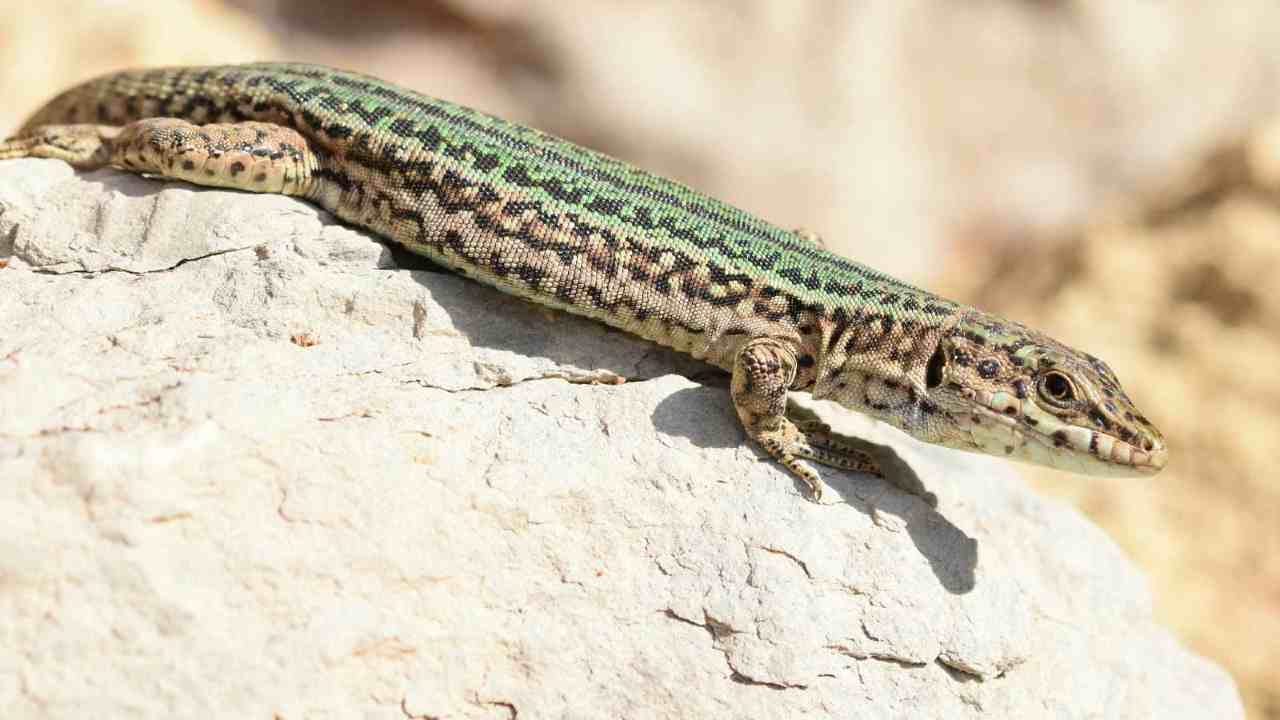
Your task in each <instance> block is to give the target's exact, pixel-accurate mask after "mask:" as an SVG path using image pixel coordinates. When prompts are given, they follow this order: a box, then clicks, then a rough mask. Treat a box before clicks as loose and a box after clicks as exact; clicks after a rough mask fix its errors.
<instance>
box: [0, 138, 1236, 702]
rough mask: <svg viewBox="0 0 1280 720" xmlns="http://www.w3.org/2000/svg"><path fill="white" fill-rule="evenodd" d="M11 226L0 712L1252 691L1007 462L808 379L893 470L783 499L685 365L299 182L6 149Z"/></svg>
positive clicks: (837, 417) (1117, 698)
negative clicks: (469, 270) (177, 172)
mask: <svg viewBox="0 0 1280 720" xmlns="http://www.w3.org/2000/svg"><path fill="white" fill-rule="evenodd" d="M0 262H2V263H4V264H5V267H4V268H3V269H0V512H2V513H3V517H4V518H5V520H6V522H4V523H3V524H0V648H4V650H3V651H0V707H5V708H8V709H9V710H8V712H6V716H7V717H37V716H39V717H73V716H74V717H79V716H84V715H89V714H94V715H98V716H103V717H121V716H136V717H160V716H177V717H191V716H197V715H201V714H204V715H213V716H227V717H249V716H254V717H268V716H271V715H272V714H274V715H275V716H279V717H282V718H298V717H352V716H359V717H369V718H375V717H386V718H403V717H406V716H407V717H415V718H419V717H422V718H426V717H431V718H437V717H438V718H445V717H449V718H461V717H475V718H488V717H493V718H507V717H512V718H514V717H516V716H517V715H518V716H520V717H526V718H543V717H567V718H587V717H593V718H594V717H735V718H738V717H740V718H755V717H760V718H764V717H800V716H821V717H849V718H864V717H865V718H881V717H947V718H950V717H955V718H968V717H975V718H976V717H1170V718H1178V717H1188V718H1190V717H1197V718H1199V717H1215V718H1232V717H1241V716H1242V711H1241V709H1240V704H1239V698H1238V696H1237V694H1236V690H1235V687H1234V685H1233V683H1232V681H1231V679H1230V678H1229V677H1228V676H1227V675H1226V674H1225V673H1224V672H1222V671H1221V670H1220V669H1219V668H1217V667H1216V666H1214V665H1212V664H1210V663H1208V662H1206V661H1204V660H1202V659H1200V658H1198V657H1196V656H1194V655H1192V654H1190V653H1188V652H1187V651H1186V650H1184V649H1183V648H1181V647H1180V646H1179V645H1178V644H1177V643H1176V642H1175V641H1174V640H1173V639H1171V637H1170V635H1169V634H1168V632H1166V631H1165V630H1163V629H1161V628H1160V627H1158V626H1156V625H1155V624H1154V622H1153V621H1152V619H1151V600H1150V597H1149V595H1148V592H1147V589H1146V585H1145V582H1144V580H1143V578H1142V577H1141V576H1140V575H1139V574H1138V573H1137V572H1136V571H1135V570H1134V569H1133V567H1132V566H1131V564H1130V563H1129V562H1128V561H1127V560H1126V559H1125V558H1124V557H1123V556H1122V555H1121V553H1120V552H1119V551H1118V549H1117V548H1116V546H1115V545H1114V544H1113V543H1112V542H1111V541H1110V540H1109V539H1108V538H1107V537H1106V536H1105V535H1104V534H1103V533H1102V532H1101V531H1099V530H1098V529H1097V528H1095V527H1093V526H1092V525H1090V524H1089V523H1088V522H1086V521H1085V520H1083V519H1082V518H1081V517H1080V516H1079V515H1078V514H1077V513H1076V512H1074V511H1072V510H1070V509H1067V508H1065V507H1063V506H1061V505H1057V504H1054V503H1051V502H1048V501H1045V500H1043V499H1040V498H1038V497H1037V496H1035V495H1034V494H1032V493H1030V492H1029V491H1028V490H1026V489H1025V488H1023V487H1022V486H1020V485H1019V484H1018V483H1017V481H1016V480H1015V474H1014V473H1013V472H1012V470H1011V469H1010V468H1009V467H1007V466H1006V465H1004V464H1002V463H1001V462H999V461H997V460H991V459H987V458H981V457H976V456H970V455H965V454H960V453H955V452H951V451H947V450H942V449H936V448H931V447H925V446H921V445H919V444H916V443H914V442H912V441H910V440H909V439H905V438H903V437H902V436H901V435H900V434H898V433H896V432H894V431H892V430H890V429H887V428H885V427H883V426H879V425H876V424H874V423H871V422H870V421H865V420H863V419H862V418H860V417H859V416H855V415H852V414H849V413H840V412H838V411H834V410H833V409H832V408H830V407H827V406H825V405H823V404H816V406H815V409H816V410H818V411H819V412H820V413H822V414H823V415H824V418H825V419H828V420H830V421H832V423H833V424H834V425H835V426H836V427H837V429H841V430H843V431H844V432H847V433H853V434H858V435H860V436H861V437H865V438H868V439H870V440H872V441H874V442H877V443H882V444H883V445H882V447H881V451H882V452H884V453H886V456H887V457H893V456H896V458H897V459H898V460H899V461H901V462H900V463H897V467H898V469H899V470H901V471H902V474H903V475H904V477H910V478H911V481H910V482H907V481H902V480H900V481H899V482H898V483H897V484H892V483H888V482H884V481H881V480H876V479H872V478H868V477H865V476H858V475H851V474H845V473H839V472H834V471H827V472H825V473H824V479H825V480H826V481H827V482H828V484H829V489H828V491H827V500H826V502H824V503H823V504H821V505H817V504H813V503H810V502H807V501H805V500H803V499H802V498H801V496H800V491H799V488H798V487H797V484H796V483H795V482H793V481H792V480H791V479H789V477H788V476H786V475H785V474H784V473H783V471H781V470H780V469H779V468H778V467H777V466H775V465H774V464H773V463H772V462H770V461H767V460H765V459H763V458H762V457H761V455H760V454H759V453H758V452H756V451H754V450H753V449H751V448H750V447H748V446H747V445H746V444H745V440H744V437H743V435H742V432H741V430H740V429H739V427H738V424H737V420H736V418H735V416H734V413H733V411H732V408H731V407H730V403H729V400H728V397H727V394H726V392H725V391H724V389H723V385H724V383H723V380H722V379H721V378H720V376H718V375H717V374H716V373H714V372H713V371H710V370H709V369H708V368H705V367H704V366H701V365H699V364H697V363H694V362H692V361H690V360H687V359H684V358H681V357H680V356H676V355H673V354H671V353H668V352H666V351H664V350H662V349H660V348H657V347H655V346H652V345H649V344H646V343H644V342H642V341H639V340H635V339H632V338H630V337H628V336H626V335H623V334H620V333H616V332H613V331H611V330H608V329H605V328H603V327H602V326H599V325H596V324H593V323H591V322H587V321H583V320H579V319H577V318H572V317H568V316H565V315H561V314H556V313H551V312H549V311H545V310H542V309H540V308H537V307H534V306H531V305H528V304H526V303H523V302H521V301H518V300H515V299H512V298H508V297H505V296H502V295H500V294H498V293H496V292H494V291H491V290H489V289H487V288H483V287H480V286H478V285H475V284H473V283H470V282H468V281H466V280H463V279H461V278H458V277H455V276H453V275H450V274H445V273H441V272H436V271H433V270H432V269H430V268H429V266H427V265H425V264H423V263H420V262H417V261H416V259H414V258H412V257H411V256H404V255H399V254H394V253H393V252H391V251H390V250H388V249H387V248H386V247H384V246H383V245H380V244H378V243H377V242H375V241H373V240H371V239H370V238H369V237H368V236H366V235H364V234H362V233H359V232H356V231H354V230H351V229H349V228H346V227H344V226H341V225H339V224H336V223H335V222H334V221H333V220H332V219H331V218H329V217H328V216H327V215H325V214H324V213H322V212H320V211H318V210H316V209H314V208H312V207H311V206H309V205H307V204H305V203H302V202H298V201H294V200H291V199H288V198H283V197H277V196H265V195H249V194H242V193H235V192H226V191H216V190H200V189H196V188H192V187H190V186H186V185H181V184H162V183H159V182H155V181H151V180H147V179H142V178H137V177H132V176H128V175H123V174H119V173H115V172H110V171H103V172H96V173H89V174H76V173H74V172H73V171H72V170H71V169H70V168H68V167H67V166H65V165H63V164H60V163H57V162H52V161H37V160H25V161H10V162H4V163H0ZM405 264H409V265H411V266H412V267H417V268H422V269H403V268H402V266H403V265H405ZM690 378H694V379H690ZM620 379H625V382H618V380H620ZM911 485H918V486H919V488H918V489H917V491H916V492H908V491H906V490H904V489H903V488H904V487H907V486H911Z"/></svg>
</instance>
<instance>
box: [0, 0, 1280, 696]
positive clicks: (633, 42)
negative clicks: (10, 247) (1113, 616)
mask: <svg viewBox="0 0 1280 720" xmlns="http://www.w3.org/2000/svg"><path fill="white" fill-rule="evenodd" d="M262 59H291V60H303V61H311V62H320V63H326V64H330V65H335V66H339V67H344V68H348V69H354V70H360V71H364V72H368V73H372V74H375V75H378V76H381V77H383V78H385V79H387V80H391V81H393V82H396V83H399V84H401V85H405V86H408V87H411V88H414V89H417V90H420V91H423V92H425V93H428V94H431V95H436V96H440V97H444V98H448V99H451V100H454V101H458V102H461V103H464V104H467V105H471V106H474V107H477V108H480V109H483V110H486V111H488V112H491V113H494V114H498V115H502V116H504V117H507V118H510V119H513V120H516V121H519V122H523V123H526V124H530V125H534V126H536V127H539V128H541V129H544V130H548V131H551V132H553V133H555V134H558V135H562V136H564V137H567V138H570V139H572V140H575V141H577V142H580V143H583V144H586V145H589V146H591V147H593V148H596V149H599V150H603V151H605V152H608V153H610V154H613V155H616V156H619V157H622V158H625V159H627V160H629V161H631V162H633V163H635V164H638V165H640V166H642V167H645V168H646V169H649V170H652V171H656V172H658V173H661V174H664V175H668V176H671V177H674V178H676V179H679V180H681V181H683V182H685V183H687V184H689V185H692V186H694V187H696V188H698V189H700V190H703V191H706V192H709V193H711V194H712V195H716V196H718V197H721V198H723V199H725V200H728V201H730V202H732V203H734V204H736V205H738V206H741V207H743V208H746V209H748V210H751V211H753V212H755V213H756V214H758V215H761V216H763V217H765V218H767V219H769V220H771V221H773V222H775V223H777V224H779V225H782V226H783V227H798V226H800V227H805V228H809V229H812V230H815V231H818V232H819V233H821V234H822V235H823V236H824V237H825V238H826V240H827V243H828V245H829V246H831V247H833V248H834V249H835V250H836V251H838V252H841V253H844V254H846V255H849V256H851V257H854V258H857V259H860V260H862V261H864V262H866V263H868V264H871V265H873V266H875V267H878V268H880V269H883V270H886V271H889V272H891V273H894V274H896V275H898V276H900V277H904V278H907V279H909V280H911V281H914V282H916V283H917V284H921V285H923V286H925V287H927V288H929V289H931V290H935V291H938V292H941V293H942V294H946V295H949V296H951V297H954V298H955V299H958V300H962V301H965V302H970V303H973V304H976V305H978V306H980V307H983V308H985V309H987V310H992V311H995V312H998V313H1002V314H1005V315H1008V316H1010V317H1013V318H1015V319H1018V320H1021V321H1023V322H1026V323H1028V324H1031V325H1035V326H1037V327H1040V328H1042V329H1044V330H1045V331H1047V332H1048V333H1049V334H1051V335H1054V336H1056V337H1058V338H1059V339H1061V340H1063V341H1066V342H1068V343H1069V344H1072V345H1075V346H1078V347H1081V348H1084V349H1087V350H1090V351H1092V352H1094V353H1095V354H1098V355H1101V356H1103V357H1105V358H1106V359H1107V361H1108V362H1109V363H1110V364H1111V365H1112V367H1113V368H1114V369H1115V370H1116V372H1117V373H1118V374H1119V375H1120V377H1121V379H1122V380H1123V381H1124V382H1125V384H1126V386H1127V387H1128V388H1129V390H1130V393H1131V394H1132V395H1133V396H1134V397H1135V399H1136V400H1137V401H1138V403H1139V404H1140V405H1141V406H1142V407H1143V408H1145V409H1146V411H1147V414H1148V415H1149V416H1150V417H1151V418H1152V419H1153V420H1154V421H1156V423H1157V424H1158V425H1159V426H1160V427H1161V428H1162V429H1163V430H1164V431H1165V433H1166V434H1167V436H1168V439H1169V444H1170V446H1171V448H1172V452H1173V457H1172V459H1171V461H1170V465H1169V468H1168V469H1167V470H1166V471H1165V472H1164V473H1163V474H1161V475H1160V476H1158V477H1156V478H1154V479H1146V480H1112V479H1087V478H1080V477H1074V476H1068V475H1060V474H1056V473H1052V472H1050V471H1036V470H1032V469H1027V470H1026V474H1027V477H1028V479H1029V481H1030V482H1032V483H1034V484H1035V485H1036V486H1037V487H1038V488H1039V489H1040V490H1041V491H1042V492H1044V493H1047V494H1050V495H1053V496H1056V497H1059V498H1062V499H1065V500H1067V501H1069V502H1071V503H1073V504H1074V505H1075V506H1076V507H1078V508H1080V510H1081V511H1083V512H1084V513H1086V514H1088V515H1089V516H1090V517H1091V518H1093V519H1094V520H1095V521H1096V522H1098V523H1099V524H1101V525H1102V526H1103V527H1104V528H1105V529H1106V530H1107V532H1108V533H1109V534H1110V535H1111V537H1112V538H1114V539H1115V540H1116V542H1118V543H1119V544H1120V545H1122V546H1123V547H1124V549H1125V550H1126V551H1127V552H1128V554H1129V555H1130V556H1131V557H1133V558H1134V559H1135V561H1136V562H1138V563H1139V564H1140V565H1141V566H1142V567H1143V569H1144V570H1145V572H1146V574H1147V576H1148V577H1149V578H1150V584H1151V590H1152V596H1153V601H1154V605H1155V610H1156V613H1157V615H1158V617H1160V618H1161V619H1162V621H1163V622H1164V623H1166V624H1167V625H1168V626H1170V627H1171V628H1172V629H1173V630H1174V631H1175V632H1176V633H1177V634H1178V635H1180V636H1181V638H1182V639H1183V640H1184V641H1185V642H1186V643H1187V644H1189V645H1190V646H1191V647H1193V648H1195V649H1196V650H1197V651H1199V652H1201V653H1203V654H1205V655H1207V656H1209V657H1211V658H1213V659H1214V660H1216V661H1217V662H1218V663H1220V664H1222V665H1223V666H1225V667H1226V668H1227V669H1228V670H1229V671H1231V672H1232V673H1233V674H1234V676H1235V678H1236V680H1237V682H1238V683H1239V684H1240V686H1241V690H1242V692H1243V694H1244V696H1245V700H1246V703H1247V705H1248V708H1249V712H1250V717H1251V718H1255V720H1261V719H1264V718H1265V719H1267V720H1280V479H1277V473H1276V469H1275V465H1276V462H1275V461H1276V457H1277V452H1276V450H1277V446H1278V445H1280V114H1278V113H1277V111H1278V110H1280V92H1278V91H1280V4H1277V3H1276V2H1275V0H1228V1H1227V2H1211V1H1210V0H1201V1H1197V0H1159V1H1157V0H1123V1H1117V0H860V1H859V2H828V3H798V2H794V1H793V0H735V1H732V2H731V1H729V0H703V1H702V2H697V3H693V2H684V1H677V0H661V1H651V2H644V3H639V2H626V1H624V0H590V1H587V0H577V1H570V0H528V1H522V2H515V1H514V0H407V1H406V0H395V1H393V0H359V1H358V2H356V1H354V0H306V1H303V0H203V1H198V2H197V1H177V0H175V1H173V2H165V3H157V2H143V1H141V0H133V1H130V0H114V1H109V0H98V1H96V2H92V1H90V0H45V2H41V3H31V2H17V1H15V0H0V98H2V99H0V134H7V133H8V132H10V131H12V130H14V129H16V127H17V125H18V124H19V123H20V122H21V121H22V118H23V117H24V115H25V114H26V113H27V112H29V111H30V110H32V109H34V108H35V107H36V106H37V104H39V103H40V102H42V101H43V100H45V99H47V98H48V97H49V96H50V95H52V94H53V93H54V92H55V91H56V90H59V89H61V88H63V87H64V86H66V85H68V84H70V83H72V82H75V81H78V80H81V79H85V78H87V77H89V76H92V75H95V74H98V73H101V72H104V71H108V70H113V69H119V68H124V67H129V66H138V65H161V64H186V63H222V62H240V61H249V60H262Z"/></svg>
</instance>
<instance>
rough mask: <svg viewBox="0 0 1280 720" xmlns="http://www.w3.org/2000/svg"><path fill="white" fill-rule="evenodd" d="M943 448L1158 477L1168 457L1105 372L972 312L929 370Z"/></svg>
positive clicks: (1025, 331)
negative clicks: (940, 419) (940, 414)
mask: <svg viewBox="0 0 1280 720" xmlns="http://www.w3.org/2000/svg"><path fill="white" fill-rule="evenodd" d="M925 385H926V388H927V393H928V397H929V399H930V400H931V401H932V402H934V403H936V404H937V405H938V406H940V407H941V408H942V409H943V410H944V414H943V417H944V418H945V420H944V421H943V422H942V423H941V425H942V427H935V428H934V432H935V433H936V435H937V439H936V440H935V441H936V442H940V443H941V444H944V445H949V446H952V447H957V448H963V449H967V450H976V451H979V452H984V453H988V454H992V455H1000V456H1007V457H1009V458H1012V459H1016V460H1022V461H1025V462H1031V463H1035V464H1038V465H1048V466H1050V467H1054V468H1058V469H1061V470H1067V471H1071V472H1078V473H1084V474H1088V475H1129V476H1132V475H1152V474H1155V473H1157V472H1159V471H1160V469H1161V468H1163V467H1164V465H1165V461H1166V458H1167V456H1168V450H1167V448H1166V446H1165V442H1164V437H1163V436H1162V435H1161V434H1160V431H1159V430H1157V429H1156V428H1155V426H1154V425H1152V424H1151V423H1150V422H1148V421H1147V419H1146V418H1145V417H1143V416H1142V414H1141V413H1139V412H1138V409H1137V408H1136V407H1135V406H1134V404H1133V402H1132V401H1131V400H1129V397H1128V396H1127V395H1125V392H1124V390H1123V389H1122V388H1121V387H1120V382H1119V381H1118V380H1117V379H1116V376H1115V373H1113V372H1112V371H1111V368H1109V367H1107V365H1106V363H1104V362H1102V361H1101V360H1099V359H1098V358H1096V357H1093V356H1092V355H1089V354H1087V353H1083V352H1080V351H1078V350H1073V349H1071V348H1069V347H1067V346H1066V345H1063V344H1062V343H1059V342H1057V341H1055V340H1053V339H1052V338H1049V337H1047V336H1045V335H1043V334H1042V333H1038V332H1036V331H1034V330H1031V329H1029V328H1027V327H1024V326H1023V325H1020V324H1018V323H1015V322H1011V321H1008V320H1004V319H1001V318H998V317H995V316H993V315H987V314H985V313H981V312H978V311H971V312H969V313H967V314H966V315H965V316H963V317H962V318H961V319H960V321H959V322H958V323H957V324H956V325H955V327H953V328H952V329H951V330H950V331H947V332H946V333H945V334H944V335H943V336H942V338H941V341H940V342H939V344H938V347H937V349H936V350H935V351H934V353H933V355H932V357H931V358H930V359H929V362H928V364H927V366H926V369H925Z"/></svg>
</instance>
